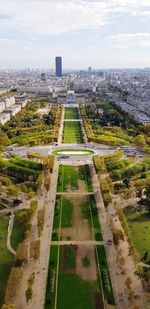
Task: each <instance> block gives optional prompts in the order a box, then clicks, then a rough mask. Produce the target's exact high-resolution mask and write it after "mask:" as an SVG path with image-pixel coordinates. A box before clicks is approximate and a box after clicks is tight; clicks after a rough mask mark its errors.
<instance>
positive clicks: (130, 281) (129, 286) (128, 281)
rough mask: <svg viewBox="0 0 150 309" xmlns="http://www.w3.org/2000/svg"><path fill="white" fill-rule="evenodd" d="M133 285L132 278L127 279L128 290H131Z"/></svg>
mask: <svg viewBox="0 0 150 309" xmlns="http://www.w3.org/2000/svg"><path fill="white" fill-rule="evenodd" d="M131 283H132V279H131V277H127V278H126V280H125V285H126V287H127V289H131Z"/></svg>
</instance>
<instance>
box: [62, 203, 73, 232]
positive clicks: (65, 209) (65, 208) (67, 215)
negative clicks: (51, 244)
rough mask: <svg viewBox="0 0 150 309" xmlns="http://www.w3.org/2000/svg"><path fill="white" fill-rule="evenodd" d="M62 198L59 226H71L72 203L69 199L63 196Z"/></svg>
mask: <svg viewBox="0 0 150 309" xmlns="http://www.w3.org/2000/svg"><path fill="white" fill-rule="evenodd" d="M61 198H62V217H61V227H62V228H66V227H71V226H72V213H73V205H72V202H71V201H70V199H67V198H65V197H61Z"/></svg>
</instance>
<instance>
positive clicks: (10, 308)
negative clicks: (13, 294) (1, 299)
mask: <svg viewBox="0 0 150 309" xmlns="http://www.w3.org/2000/svg"><path fill="white" fill-rule="evenodd" d="M2 309H15V307H14V305H13V304H4V305H3V306H2Z"/></svg>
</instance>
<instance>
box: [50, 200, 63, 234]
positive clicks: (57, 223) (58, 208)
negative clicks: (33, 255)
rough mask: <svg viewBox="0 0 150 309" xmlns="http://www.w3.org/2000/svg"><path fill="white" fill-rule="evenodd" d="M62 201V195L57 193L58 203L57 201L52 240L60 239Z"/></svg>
mask: <svg viewBox="0 0 150 309" xmlns="http://www.w3.org/2000/svg"><path fill="white" fill-rule="evenodd" d="M61 203H62V198H61V196H59V195H57V196H56V203H55V212H54V221H53V233H52V240H58V236H59V235H58V232H59V226H60V212H61Z"/></svg>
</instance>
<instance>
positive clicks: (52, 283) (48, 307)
mask: <svg viewBox="0 0 150 309" xmlns="http://www.w3.org/2000/svg"><path fill="white" fill-rule="evenodd" d="M57 258H58V246H51V249H50V260H49V270H48V277H47V288H46V298H45V309H53V308H54V304H55V292H56V273H57Z"/></svg>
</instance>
